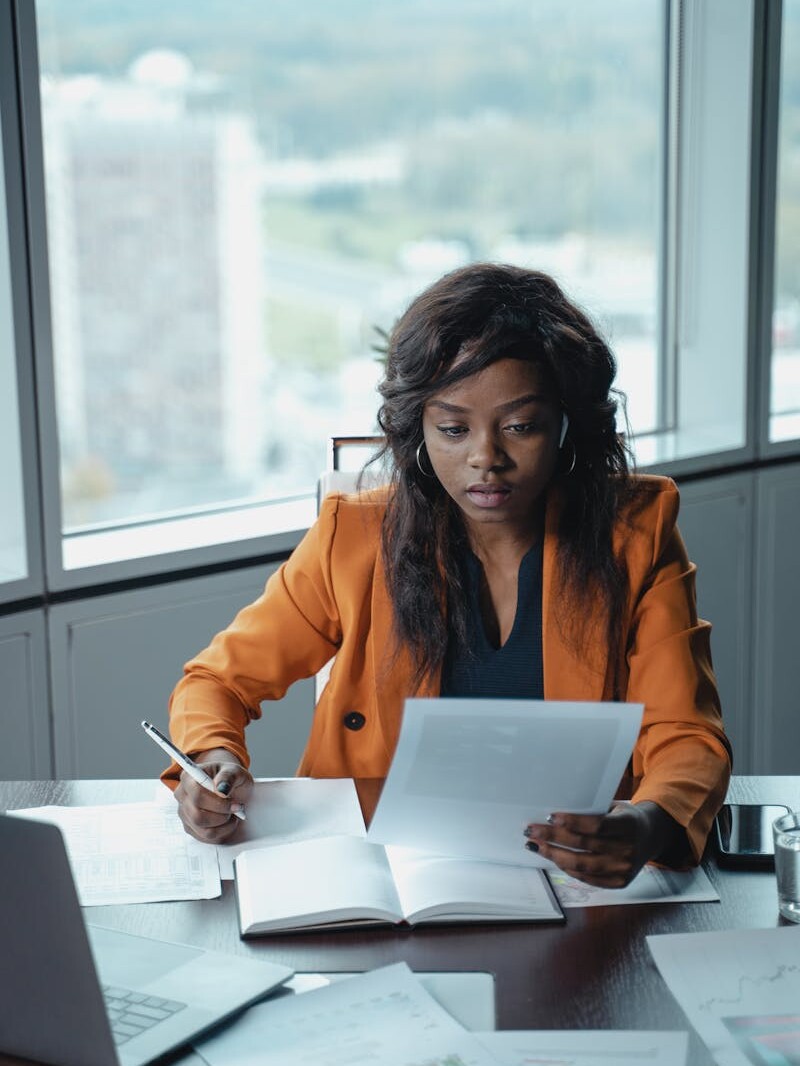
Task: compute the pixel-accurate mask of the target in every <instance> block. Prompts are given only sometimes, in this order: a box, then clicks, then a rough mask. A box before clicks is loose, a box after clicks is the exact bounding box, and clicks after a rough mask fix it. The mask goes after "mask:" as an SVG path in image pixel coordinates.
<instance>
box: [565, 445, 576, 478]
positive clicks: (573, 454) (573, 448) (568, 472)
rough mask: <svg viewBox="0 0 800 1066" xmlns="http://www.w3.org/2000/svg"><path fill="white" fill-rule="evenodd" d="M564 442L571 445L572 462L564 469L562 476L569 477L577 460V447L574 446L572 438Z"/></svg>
mask: <svg viewBox="0 0 800 1066" xmlns="http://www.w3.org/2000/svg"><path fill="white" fill-rule="evenodd" d="M565 444H570V445H571V446H572V462H571V463H570V464H569V469H567V470H565V471H564V477H569V475H570V474H571V473H572V471H573V470H574V469H575V463H576V462H577V461H578V449H577V448H576V447H575V441H574V440H567V441H565Z"/></svg>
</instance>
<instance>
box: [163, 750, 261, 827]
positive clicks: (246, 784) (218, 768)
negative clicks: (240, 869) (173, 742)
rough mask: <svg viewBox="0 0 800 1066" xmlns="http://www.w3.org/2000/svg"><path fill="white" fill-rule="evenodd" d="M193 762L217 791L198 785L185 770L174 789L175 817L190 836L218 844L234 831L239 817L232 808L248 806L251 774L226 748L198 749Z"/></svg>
mask: <svg viewBox="0 0 800 1066" xmlns="http://www.w3.org/2000/svg"><path fill="white" fill-rule="evenodd" d="M194 761H195V762H196V763H197V765H198V766H199V767H200V768H201V769H202V770H204V771H205V772H206V773H207V774H208V776H209V777H210V778H212V779H213V781H214V788H215V789H216V791H215V792H211V791H209V789H207V788H205V787H204V786H203V785H200V784H198V783H197V781H195V780H194V778H192V777H190V776H189V774H187V773H186V771H185V770H184V772H183V773H182V774H181V778H180V782H179V783H178V787H177V788H176V789H175V792H174V796H175V799H176V800H177V801H178V816H179V817H180V820H181V821H182V822H183V827H184V829H185V830H186V832H187V833H188V834H189V835H190V836H193V837H196V838H197V840H202V841H203V843H205V844H221V843H223V841H225V840H227V839H228V838H229V837H231V836H232V835H233V834H234V833H235V832H236V829H237V827H238V825H239V822H240V819H239V818H237V817H236V815H235V814H234V811H235V810H237V809H244V808H245V807H246V806H247V799H248V797H249V795H250V792H251V790H252V788H253V777H252V775H251V774H250V771H249V770H246V769H245V768H244V766H242V765H241V763H240V762H239V761H238V760H237V759H236V758H234V756H233V755H231V753H230V752H229V751H226V750H225V748H213V749H212V750H211V751H204V752H201V753H200V754H199V755H196V756H195V757H194Z"/></svg>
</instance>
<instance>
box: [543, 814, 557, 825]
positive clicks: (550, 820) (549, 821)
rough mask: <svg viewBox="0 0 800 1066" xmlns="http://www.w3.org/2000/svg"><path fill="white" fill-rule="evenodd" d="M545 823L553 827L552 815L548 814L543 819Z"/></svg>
mask: <svg viewBox="0 0 800 1066" xmlns="http://www.w3.org/2000/svg"><path fill="white" fill-rule="evenodd" d="M545 821H546V822H547V824H548V825H555V819H554V818H553V816H552V814H548V816H547V817H546V818H545Z"/></svg>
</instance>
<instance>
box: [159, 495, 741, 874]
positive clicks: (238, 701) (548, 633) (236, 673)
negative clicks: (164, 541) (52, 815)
mask: <svg viewBox="0 0 800 1066" xmlns="http://www.w3.org/2000/svg"><path fill="white" fill-rule="evenodd" d="M639 481H640V483H641V486H642V491H643V493H644V505H643V506H642V507H640V508H638V509H637V511H636V513H635V515H634V516H633V517H629V518H628V519H627V520H624V521H623V520H621V521H620V522H618V525H617V530H616V533H615V539H616V545H617V548H618V550H621V551H622V552H623V553H624V556H625V559H626V562H627V566H628V573H629V581H630V594H629V597H628V605H627V613H626V617H625V618H624V620H623V622H622V625H623V626H624V629H625V634H626V640H625V641H624V642H623V644H624V650H625V656H624V662H622V663H621V664H619V667H620V675H621V678H622V691H620V692H619V693H618V698H622V699H625V700H629V701H631V702H639V703H643V704H644V707H645V711H644V720H643V724H642V728H641V732H640V735H639V738H638V741H637V744H636V747H635V750H634V752H633V757H632V759H631V764H630V767H629V773H628V776H627V778H626V779H625V780H624V781H623V783H622V785H621V788H620V797H621V798H631V799H633V800H634V801H641V800H654V801H655V802H656V803H658V804H660V805H661V807H663V808H664V810H666V811H667V812H668V813H669V814H671V815H672V817H673V818H675V819H676V820H677V821H678V822H679V823H680V824H681V825H683V826H684V827H685V828H686V831H687V836H688V839H689V843H690V847H691V851H692V858H693V859H694V860H695V861H697V860H698V859H699V857H700V855H701V853H702V850H703V847H704V844H705V840H706V836H707V834H708V831H709V829H710V827H711V822H712V820H713V817H714V815H715V813H716V811H717V810H718V809H719V806H720V804H721V803H722V801H723V799H724V796H725V792H726V789H727V784H728V779H729V776H730V756H729V751H730V749H729V745H728V742H727V740H726V738H725V734H724V732H723V727H722V718H721V714H720V707H719V698H718V695H717V688H716V683H715V680H714V674H713V671H712V667H711V655H710V649H709V632H710V628H711V627H710V625H709V624H708V623H707V622H703V621H701V620H699V619H698V617H697V611H696V607H695V589H694V575H695V567H694V565H693V564H692V563H690V562H689V560H688V558H687V555H686V551H685V548H684V546H683V542H682V540H681V537H680V534H679V532H678V529H677V527H676V524H675V523H676V518H677V514H678V505H679V497H678V490H677V488H676V486H675V484H674V483H673V482H672V481H671V480H669V479H667V478H657V477H641V478H640V479H639ZM385 500H386V495H385V492H381V491H378V492H369V493H363V494H361V495H341V494H332V495H330V496H328V497H327V498H326V499H325V501H324V502H323V505H322V508H321V511H320V515H319V518H318V520H317V522H316V523H315V525H314V526H313V527H312V528H311V529H310V530H309V531H308V533H307V534H306V535H305V537H304V538H303V540H302V541H301V543H300V544H299V545H298V547H297V548H296V549H295V551H294V552H293V553H292V555H291V557H290V558H289V559H288V560H287V561H286V562H285V563H284V564H283V565H282V566H281V567H280V569H279V570H278V571H276V573H275V574H273V576H272V577H270V579H269V581H268V582H267V585H266V588H265V590H264V592H263V594H262V595H261V596H260V597H259V599H257V600H256V601H255V602H254V603H252V604H250V605H249V606H247V607H245V608H244V609H243V610H242V611H240V612H239V614H238V615H237V616H236V618H235V619H234V620H233V622H232V623H231V625H230V626H229V627H228V628H227V629H225V630H224V631H223V632H222V633H219V634H218V635H217V636H216V637H214V639H213V641H212V642H211V644H210V645H209V647H208V648H206V649H205V650H204V651H202V652H201V653H200V654H199V655H198V656H196V658H194V659H192V660H191V661H190V662H189V663H187V664H186V666H185V668H184V676H183V678H182V680H181V681H180V682H179V683H178V685H177V687H176V688H175V691H174V692H173V694H172V697H171V700H170V729H171V732H172V736H173V738H174V740H175V742H176V743H177V744H178V745H179V746H180V747H181V748H183V750H184V751H187V752H189V753H196V752H200V751H204V750H208V749H210V748H216V747H222V748H226V749H227V750H228V751H230V752H231V753H232V754H233V755H235V756H236V757H237V758H238V759H240V760H241V761H242V763H243V764H244V765H248V764H249V759H248V754H247V749H246V746H245V739H244V730H245V726H246V725H247V723H248V722H249V721H250V720H252V719H254V718H259V717H260V716H261V707H260V704H261V702H262V701H265V700H277V699H280V698H281V697H282V696H283V695H284V693H285V692H286V689H287V688H288V687H289V685H290V684H291V683H292V682H294V681H296V680H298V679H299V678H303V677H310V676H313V675H314V674H315V673H316V672H317V671H318V670H319V669H320V668H321V667H322V666H323V665H324V664H325V663H326V662H328V660H329V659H330V658H331V657H332V656H334V655H335V656H336V658H335V662H334V664H333V669H332V671H331V675H330V680H329V681H328V684H327V685H326V687H325V690H324V691H323V693H322V695H321V697H320V699H319V702H318V705H317V707H316V710H315V713H314V720H313V724H312V728H311V733H310V736H309V738H308V742H307V745H306V749H305V752H304V754H303V758H302V760H301V762H300V766H299V768H298V771H297V772H298V774H301V775H307V776H313V777H384V776H385V775H386V773H387V772H388V769H389V764H390V763H391V760H392V754H393V752H394V749H395V745H396V743H397V737H398V733H399V729H400V720H401V715H402V708H403V701H404V699H405V697H406V696H408V695H411V694H412V693H411V673H412V671H411V662H410V659H409V657H408V655H407V653H405V652H401V653H400V656H399V657H398V658H395V659H392V648H393V637H392V611H391V605H390V602H389V597H388V593H387V589H386V583H385V580H384V572H383V560H382V557H381V550H380V531H381V521H382V518H383V514H384V510H385ZM558 510H559V502H558V497H557V494H555V493H551V494H550V497H549V498H548V503H547V508H546V516H545V540H544V549H543V573H542V590H543V591H542V654H543V664H544V695H545V698H546V699H548V700H604V699H611V698H613V697H614V693H613V691H612V690H611V685H612V680H611V679H612V677H613V664H611V663H610V662H609V661H608V660H609V656H608V649H607V645H606V643H605V642H604V640H603V639H602V628H603V627H602V622H601V623H600V624H599V625H598V630H597V633H596V634H595V639H594V640H588V641H584V642H583V643H582V645H581V647H580V648H576V647H575V645H574V642H570V640H569V639H568V637H567V635H566V634H565V633H564V631H563V627H562V625H561V619H562V618H564V617H565V615H566V612H567V611H568V610H580V611H582V612H586V613H587V614H588V617H589V619H590V622H591V621H592V620H597V619H599V618H601V614H600V612H599V611H598V608H597V606H596V604H594V603H592V602H582V603H580V604H569V605H568V604H565V602H564V600H563V598H562V597H560V596H559V595H558V589H557V581H556V578H555V569H556V566H555V561H556V551H557V547H558V537H557V520H558ZM587 632H591V626H590V629H589V630H587ZM618 676H619V675H618ZM439 683H440V680H439V678H438V677H436V678H431V679H430V680H429V681H428V682H427V683H426V684H425V685H424V686H423V688H422V689H420V690H418V692H417V693H416V695H420V696H426V695H427V696H436V695H438V693H439ZM618 684H619V681H618ZM353 712H356V713H355V714H354V713H353ZM354 725H355V728H354ZM178 774H179V770H178V768H177V767H176V766H174V765H173V766H172V767H170V768H169V769H168V770H167V771H166V772H165V774H164V775H163V777H164V780H165V781H166V782H167V784H171V785H173V786H174V784H175V782H176V781H177V778H178Z"/></svg>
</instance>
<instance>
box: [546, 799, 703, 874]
mask: <svg viewBox="0 0 800 1066" xmlns="http://www.w3.org/2000/svg"><path fill="white" fill-rule="evenodd" d="M682 832H683V831H682V829H681V827H680V826H679V825H678V823H677V822H676V821H675V820H674V819H673V818H671V817H670V815H668V814H667V813H666V811H664V810H663V809H662V808H661V807H659V806H658V804H657V803H652V802H650V801H645V802H643V803H619V804H616V805H615V806H613V807H612V808H611V810H610V811H609V812H608V814H568V813H566V812H563V811H559V812H556V813H554V814H552V815H551V821H550V822H549V823H548V824H544V825H542V824H538V823H536V824H532V825H529V826H527V828H526V829H525V836H526V837H527V838H528V840H529V842H530V843H532V844H535V845H536V848H535V849H534V850H537V851H538V852H539V854H540V855H542V856H544V858H546V859H551V860H552V861H553V862H554V863H555V864H556V866H558V867H560V869H562V870H563V871H564V873H566V874H569V875H570V877H576V878H578V880H580V881H585V882H586V883H587V884H589V885H596V886H598V887H600V888H623V887H624V886H625V885H627V884H629V883H630V882H631V881H632V880H633V878H634V877H635V876H636V875H637V874H638V872H639V870H641V868H642V867H643V866H644V864H645V863H646V862H647V861H648V860H649V859H653V858H655V857H656V856H658V855H660V854H662V853H663V852H665V851H668V850H669V849H670V848H671V847H672V846H674V845H675V844H676V843H677V842H678V840H679V834H680V833H682ZM566 849H578V850H566Z"/></svg>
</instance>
